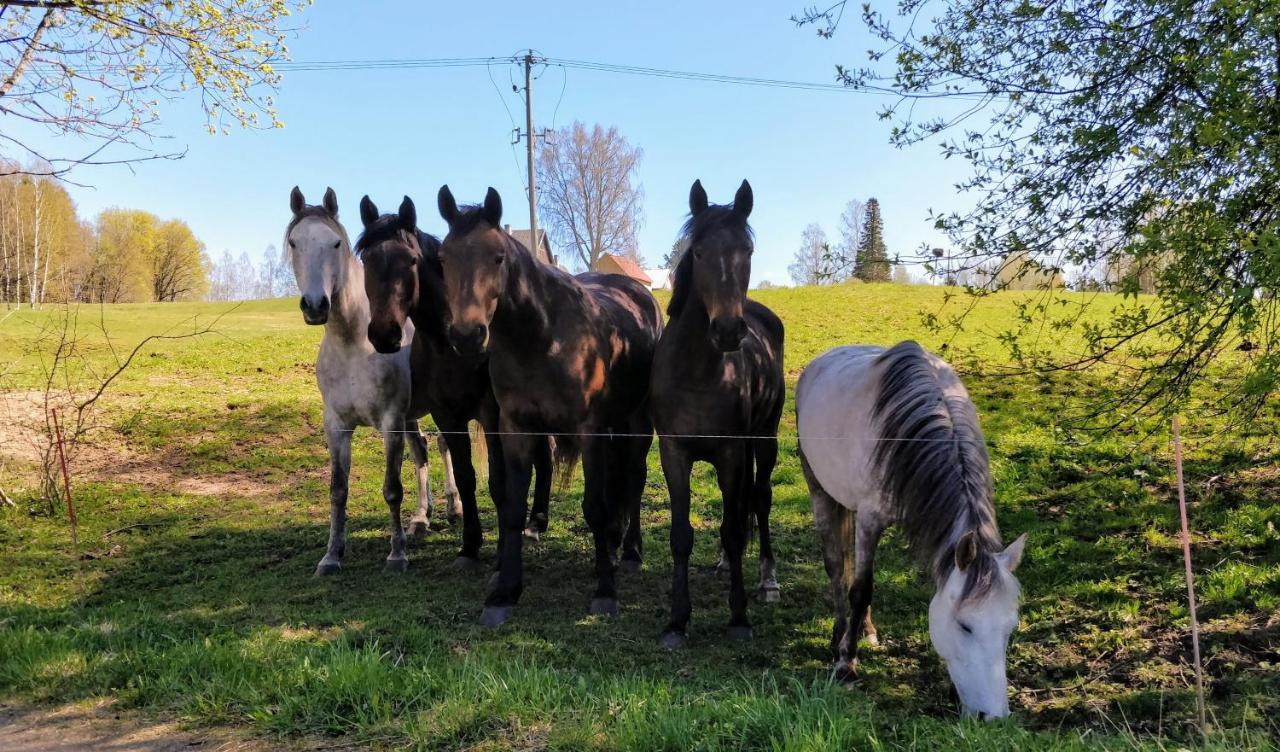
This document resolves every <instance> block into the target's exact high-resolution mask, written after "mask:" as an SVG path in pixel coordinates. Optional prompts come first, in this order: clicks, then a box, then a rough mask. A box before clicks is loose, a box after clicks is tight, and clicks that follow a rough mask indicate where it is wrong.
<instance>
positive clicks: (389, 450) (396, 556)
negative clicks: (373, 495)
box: [382, 420, 409, 572]
mask: <svg viewBox="0 0 1280 752" xmlns="http://www.w3.org/2000/svg"><path fill="white" fill-rule="evenodd" d="M382 447H383V451H384V452H385V460H386V464H385V471H384V473H383V476H382V498H383V499H386V501H387V511H388V513H390V515H391V553H390V554H388V555H387V564H386V567H387V571H389V572H403V571H404V570H406V569H408V568H409V556H408V554H406V553H405V535H404V526H403V525H401V524H400V504H401V503H402V502H403V501H404V484H403V483H402V482H401V480H400V468H401V466H402V465H403V464H404V421H403V420H397V421H393V422H391V424H390V425H389V426H386V427H384V428H383V431H382Z"/></svg>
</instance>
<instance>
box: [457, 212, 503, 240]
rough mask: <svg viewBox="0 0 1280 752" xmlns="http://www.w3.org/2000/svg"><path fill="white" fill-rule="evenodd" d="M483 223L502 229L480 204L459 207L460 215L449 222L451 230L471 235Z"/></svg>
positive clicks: (459, 233) (460, 234)
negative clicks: (487, 215)
mask: <svg viewBox="0 0 1280 752" xmlns="http://www.w3.org/2000/svg"><path fill="white" fill-rule="evenodd" d="M481 224H486V225H490V226H491V227H493V228H494V229H495V230H500V229H502V228H500V227H498V226H497V225H494V224H492V223H490V222H489V220H488V218H486V217H485V215H484V207H483V206H481V205H480V204H463V205H462V206H459V207H458V215H457V216H456V217H454V218H453V221H452V222H450V223H449V232H451V233H457V234H458V235H459V236H462V235H469V234H471V233H472V232H473V231H474V230H475V229H476V228H477V227H479V226H480V225H481ZM503 234H504V235H505V234H506V233H503Z"/></svg>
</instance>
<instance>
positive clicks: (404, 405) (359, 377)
mask: <svg viewBox="0 0 1280 752" xmlns="http://www.w3.org/2000/svg"><path fill="white" fill-rule="evenodd" d="M289 208H290V210H291V211H292V213H293V218H292V219H291V220H290V221H289V225H288V227H287V228H286V229H285V233H284V240H285V247H286V248H287V249H288V253H289V259H290V261H291V262H292V264H293V273H294V277H295V278H296V279H297V281H298V289H299V290H301V291H302V299H301V301H300V306H301V308H302V318H303V320H304V321H305V322H306V323H308V324H311V325H314V326H321V325H323V326H324V338H323V339H321V341H320V354H319V356H318V357H317V358H316V381H317V382H318V383H319V385H320V395H321V397H322V398H323V399H324V431H325V436H326V437H327V439H328V442H329V459H330V471H331V476H330V479H329V544H328V547H327V549H326V551H325V555H324V558H323V559H321V560H320V564H319V565H318V566H317V567H316V574H318V575H327V574H336V573H337V572H338V571H340V570H341V568H342V557H343V555H344V553H345V552H346V542H347V477H348V475H349V474H350V472H351V435H352V433H353V432H354V431H355V428H356V426H372V427H373V428H375V429H376V430H378V431H379V432H381V433H382V441H383V447H384V449H385V452H386V466H385V476H384V479H383V485H382V495H383V497H384V498H385V499H386V502H387V508H388V510H389V511H390V513H391V554H390V555H389V556H387V569H390V570H393V571H404V570H405V569H406V568H407V567H408V565H409V557H408V555H407V554H406V553H405V533H404V527H403V526H402V525H401V523H400V502H401V499H402V497H403V495H404V489H403V486H402V484H401V482H400V465H401V463H402V462H403V460H404V442H405V439H406V438H408V440H409V449H410V451H411V452H412V453H413V461H414V464H415V465H416V468H417V480H418V509H417V512H416V513H415V514H414V516H413V519H412V520H411V521H410V524H411V525H412V526H414V527H426V526H427V525H428V524H429V520H430V516H431V507H432V501H431V486H430V481H429V480H428V477H427V444H426V442H425V441H424V440H423V438H422V435H421V434H420V433H418V421H417V418H418V417H420V416H414V415H410V414H409V405H410V400H409V397H410V394H411V389H412V382H411V380H410V378H409V348H407V347H406V348H404V349H402V350H401V351H400V352H399V353H397V354H395V355H382V354H380V353H378V352H376V351H375V350H374V349H373V346H372V345H371V344H369V338H368V335H367V331H368V327H369V301H368V299H367V298H366V297H365V291H364V273H363V270H362V268H361V266H360V263H359V262H358V261H357V260H356V257H355V255H354V254H353V253H352V252H351V243H350V241H349V240H348V238H347V231H346V229H345V228H344V227H343V226H342V223H340V222H339V221H338V197H337V196H336V195H335V194H334V192H333V189H332V188H330V189H328V190H327V191H325V194H324V202H323V203H322V204H321V205H320V206H308V205H307V203H306V199H304V198H303V195H302V191H300V190H298V188H297V187H296V186H295V187H294V189H293V192H292V193H291V194H290V195H289ZM403 336H404V342H405V343H406V344H408V343H409V342H410V341H411V340H412V337H413V330H412V329H411V328H410V329H407V330H406V331H405V333H404V335H403ZM445 461H446V467H448V465H447V462H448V459H447V458H446V460H445Z"/></svg>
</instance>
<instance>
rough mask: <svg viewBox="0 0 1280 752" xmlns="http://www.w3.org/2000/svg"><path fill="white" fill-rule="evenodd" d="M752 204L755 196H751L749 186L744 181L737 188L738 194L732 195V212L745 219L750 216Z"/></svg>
mask: <svg viewBox="0 0 1280 752" xmlns="http://www.w3.org/2000/svg"><path fill="white" fill-rule="evenodd" d="M754 204H755V196H753V195H752V194H751V184H750V183H748V182H747V181H745V180H744V181H742V185H740V186H738V192H737V193H735V194H734V195H733V212H734V214H737V215H738V216H740V217H742V218H743V219H746V218H747V217H749V216H751V207H752V205H754Z"/></svg>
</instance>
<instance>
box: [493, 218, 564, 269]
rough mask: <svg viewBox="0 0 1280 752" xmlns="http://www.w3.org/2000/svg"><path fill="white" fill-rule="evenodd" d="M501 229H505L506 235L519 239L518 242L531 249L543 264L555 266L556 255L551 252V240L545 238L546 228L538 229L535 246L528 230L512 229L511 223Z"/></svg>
mask: <svg viewBox="0 0 1280 752" xmlns="http://www.w3.org/2000/svg"><path fill="white" fill-rule="evenodd" d="M502 229H504V230H506V231H507V234H508V235H510V236H511V237H513V238H515V239H516V240H518V241H520V244H521V245H523V246H524V247H525V248H528V249H529V250H530V251H533V257H534V258H536V259H538V260H539V261H541V262H542V263H544V264H549V265H551V266H557V264H556V257H555V254H553V253H552V252H551V241H550V240H548V239H547V232H546V230H543V229H541V228H539V229H538V246H537V247H536V248H535V247H534V245H533V243H532V242H530V240H529V231H528V230H513V229H511V225H506V226H505V227H503V228H502Z"/></svg>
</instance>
